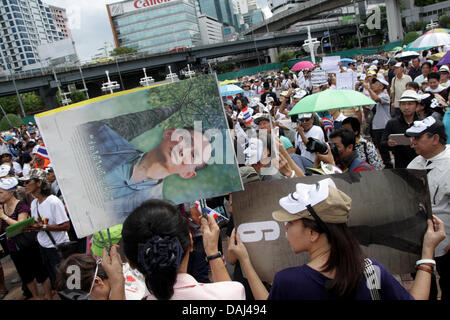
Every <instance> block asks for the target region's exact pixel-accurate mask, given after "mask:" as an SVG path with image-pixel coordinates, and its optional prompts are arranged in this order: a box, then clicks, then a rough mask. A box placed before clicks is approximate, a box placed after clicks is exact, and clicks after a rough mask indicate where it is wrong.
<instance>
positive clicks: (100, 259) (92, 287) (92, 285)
mask: <svg viewBox="0 0 450 320" xmlns="http://www.w3.org/2000/svg"><path fill="white" fill-rule="evenodd" d="M100 263H102V258H99V259H98V260H97V265H96V266H95V273H94V279H93V280H92V284H91V289H90V290H89V293H88V294H87V297H89V296H90V295H91V293H92V289H94V284H95V279H96V278H97V273H98V265H99V264H100Z"/></svg>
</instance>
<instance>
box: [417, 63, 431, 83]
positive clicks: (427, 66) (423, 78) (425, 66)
mask: <svg viewBox="0 0 450 320" xmlns="http://www.w3.org/2000/svg"><path fill="white" fill-rule="evenodd" d="M432 67H433V66H432V65H431V63H430V62H428V61H425V62H423V63H422V74H421V75H420V76H417V77H416V78H414V82H417V83H418V84H419V85H422V83H423V82H428V75H429V74H430V72H431V68H432Z"/></svg>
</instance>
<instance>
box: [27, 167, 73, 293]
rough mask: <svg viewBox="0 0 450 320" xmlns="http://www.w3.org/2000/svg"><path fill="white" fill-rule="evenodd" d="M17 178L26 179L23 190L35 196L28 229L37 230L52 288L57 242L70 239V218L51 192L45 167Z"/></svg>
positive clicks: (59, 259)
mask: <svg viewBox="0 0 450 320" xmlns="http://www.w3.org/2000/svg"><path fill="white" fill-rule="evenodd" d="M20 180H21V181H24V182H25V188H26V192H27V193H28V194H32V195H33V196H34V197H35V199H34V200H33V202H32V203H31V215H32V217H33V218H34V219H35V221H37V222H36V223H35V224H33V225H32V226H31V227H30V228H29V229H28V230H30V231H37V232H38V235H37V240H38V242H39V245H40V251H41V256H42V261H43V262H44V265H45V267H46V269H47V273H48V275H49V276H50V281H51V284H52V287H53V288H54V283H55V276H56V269H55V268H56V265H57V264H58V263H59V262H60V261H61V257H60V255H59V254H58V251H57V249H56V246H58V245H60V244H63V243H66V242H69V235H68V233H67V231H69V228H70V222H69V218H68V217H67V214H66V211H65V209H64V205H63V203H62V202H61V200H59V199H58V198H57V197H56V196H54V195H52V194H51V189H50V185H49V184H48V183H47V182H46V172H45V171H43V170H41V169H32V170H31V171H30V174H29V175H28V176H25V177H23V178H20Z"/></svg>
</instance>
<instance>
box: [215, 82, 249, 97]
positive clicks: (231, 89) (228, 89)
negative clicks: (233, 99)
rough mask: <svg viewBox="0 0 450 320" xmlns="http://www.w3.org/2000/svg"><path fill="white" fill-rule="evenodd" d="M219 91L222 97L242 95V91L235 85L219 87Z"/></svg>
mask: <svg viewBox="0 0 450 320" xmlns="http://www.w3.org/2000/svg"><path fill="white" fill-rule="evenodd" d="M219 89H220V95H221V96H222V97H225V96H233V95H235V94H238V93H244V90H243V89H241V88H239V87H238V86H237V85H235V84H227V85H225V86H219Z"/></svg>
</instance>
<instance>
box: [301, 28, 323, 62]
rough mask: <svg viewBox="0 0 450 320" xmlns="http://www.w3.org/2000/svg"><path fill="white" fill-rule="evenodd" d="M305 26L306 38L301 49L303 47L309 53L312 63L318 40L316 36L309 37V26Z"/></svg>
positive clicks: (314, 60)
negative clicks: (306, 29)
mask: <svg viewBox="0 0 450 320" xmlns="http://www.w3.org/2000/svg"><path fill="white" fill-rule="evenodd" d="M307 28H308V39H306V40H305V43H304V44H303V49H305V51H306V52H309V53H310V54H311V61H312V63H314V64H316V57H315V56H314V52H315V51H316V50H317V48H318V47H319V45H320V41H317V38H311V27H310V26H308V27H307Z"/></svg>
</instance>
